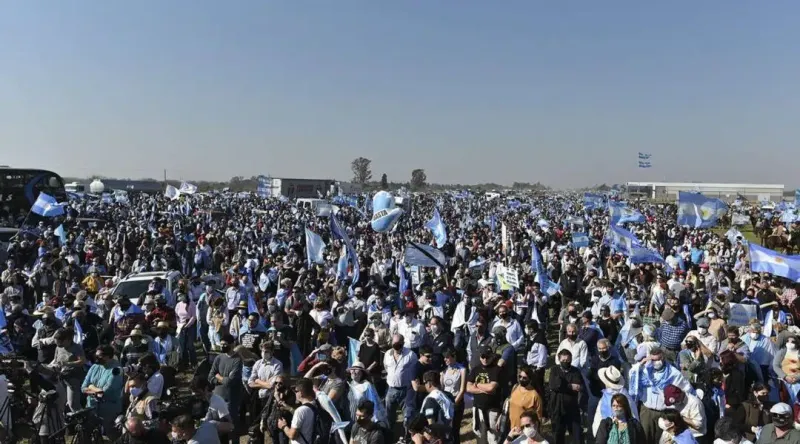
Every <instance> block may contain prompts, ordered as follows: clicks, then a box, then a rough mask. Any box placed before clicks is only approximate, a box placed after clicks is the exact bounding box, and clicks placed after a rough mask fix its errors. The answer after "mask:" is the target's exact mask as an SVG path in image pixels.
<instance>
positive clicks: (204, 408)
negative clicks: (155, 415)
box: [159, 395, 208, 421]
mask: <svg viewBox="0 0 800 444" xmlns="http://www.w3.org/2000/svg"><path fill="white" fill-rule="evenodd" d="M159 407H160V409H159V412H160V413H159V416H160V417H161V418H162V419H166V420H167V421H172V420H173V419H174V418H177V417H178V416H181V415H190V416H191V417H192V418H193V419H195V420H201V419H203V418H205V417H206V413H208V401H206V400H204V399H202V398H200V397H198V396H196V395H188V396H183V397H180V398H176V399H173V400H171V401H161V402H159Z"/></svg>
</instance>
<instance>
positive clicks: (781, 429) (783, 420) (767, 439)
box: [756, 402, 800, 444]
mask: <svg viewBox="0 0 800 444" xmlns="http://www.w3.org/2000/svg"><path fill="white" fill-rule="evenodd" d="M769 412H770V414H771V415H772V424H767V425H765V426H764V428H762V429H761V435H759V437H758V441H756V444H772V443H789V444H798V443H800V430H796V429H795V428H794V419H793V417H792V416H793V412H792V408H791V407H789V404H786V403H783V402H779V403H777V404H775V405H774V406H772V408H771V409H770V410H769Z"/></svg>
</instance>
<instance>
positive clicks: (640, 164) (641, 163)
mask: <svg viewBox="0 0 800 444" xmlns="http://www.w3.org/2000/svg"><path fill="white" fill-rule="evenodd" d="M652 166H653V165H652V164H650V162H642V161H641V160H640V161H639V168H650V167H652Z"/></svg>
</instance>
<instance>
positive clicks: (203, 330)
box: [196, 281, 219, 357]
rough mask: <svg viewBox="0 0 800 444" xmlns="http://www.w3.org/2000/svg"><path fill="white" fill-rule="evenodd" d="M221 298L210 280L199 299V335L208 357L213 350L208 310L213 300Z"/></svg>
mask: <svg viewBox="0 0 800 444" xmlns="http://www.w3.org/2000/svg"><path fill="white" fill-rule="evenodd" d="M216 299H219V295H218V294H217V292H216V291H215V290H214V283H213V281H208V282H207V283H206V285H205V289H204V291H203V293H201V294H200V299H198V300H197V306H196V315H197V335H198V336H200V341H201V342H202V344H203V351H205V353H206V357H208V353H209V352H210V351H211V340H210V339H209V336H208V328H209V321H208V312H209V311H211V306H212V302H214V300H216Z"/></svg>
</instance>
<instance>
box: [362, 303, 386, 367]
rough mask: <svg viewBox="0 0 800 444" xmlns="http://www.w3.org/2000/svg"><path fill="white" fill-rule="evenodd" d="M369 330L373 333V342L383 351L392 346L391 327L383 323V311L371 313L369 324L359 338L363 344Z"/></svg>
mask: <svg viewBox="0 0 800 444" xmlns="http://www.w3.org/2000/svg"><path fill="white" fill-rule="evenodd" d="M367 330H369V331H370V332H371V333H370V334H371V335H372V340H373V342H374V343H375V344H376V345H377V346H378V348H380V350H381V351H386V350H388V349H389V348H390V347H391V346H392V334H391V333H390V332H389V328H388V327H386V324H384V323H383V320H382V315H381V313H372V314H371V315H369V324H367V327H366V328H365V329H364V331H363V332H362V333H361V337H360V338H359V341H361V343H362V344H363V343H364V341H365V340H366V338H367V336H368V335H367ZM365 363H366V362H365ZM367 365H369V364H367Z"/></svg>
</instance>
